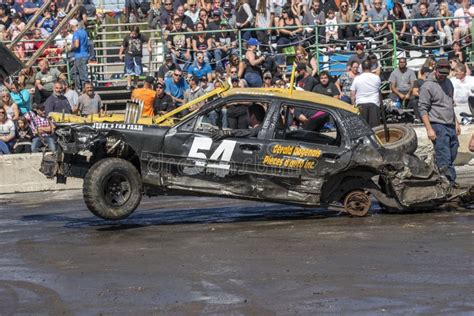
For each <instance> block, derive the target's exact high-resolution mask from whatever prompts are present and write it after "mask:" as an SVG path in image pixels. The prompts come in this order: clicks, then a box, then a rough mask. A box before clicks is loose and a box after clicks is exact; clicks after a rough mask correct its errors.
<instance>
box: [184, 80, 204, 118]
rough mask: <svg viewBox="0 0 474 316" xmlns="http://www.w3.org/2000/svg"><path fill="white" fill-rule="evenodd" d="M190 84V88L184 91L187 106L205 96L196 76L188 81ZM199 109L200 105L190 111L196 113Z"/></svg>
mask: <svg viewBox="0 0 474 316" xmlns="http://www.w3.org/2000/svg"><path fill="white" fill-rule="evenodd" d="M188 83H189V88H188V89H187V90H186V91H184V104H187V103H189V102H191V101H192V100H194V99H197V98H199V97H200V96H203V95H204V91H202V88H201V87H200V86H199V78H198V77H196V76H192V77H191V79H189V81H188ZM198 108H199V106H198V105H194V106H193V107H191V108H190V109H189V110H190V111H194V110H197V109H198Z"/></svg>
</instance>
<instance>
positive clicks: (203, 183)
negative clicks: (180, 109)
mask: <svg viewBox="0 0 474 316" xmlns="http://www.w3.org/2000/svg"><path fill="white" fill-rule="evenodd" d="M229 102H230V103H232V102H233V101H232V100H225V101H224V100H222V102H219V103H217V104H216V105H215V106H213V107H211V108H207V109H206V110H204V111H200V112H199V113H198V114H197V115H195V116H194V117H191V118H189V119H187V120H186V121H185V122H182V123H181V124H179V125H178V126H176V127H174V128H172V129H170V131H169V132H168V134H167V135H166V136H165V141H164V149H163V152H162V154H163V158H162V162H163V167H164V168H163V170H164V174H165V175H166V176H165V177H164V181H165V186H167V187H169V188H171V189H182V190H193V191H196V192H204V193H211V194H218V195H230V196H238V197H247V198H256V197H257V185H256V178H257V175H258V169H257V162H258V161H260V159H261V157H263V151H264V148H265V147H264V146H263V142H264V139H263V138H262V137H261V136H260V135H258V136H257V137H248V138H245V137H240V138H238V137H226V138H223V139H213V138H212V134H213V132H216V130H218V129H219V128H220V127H219V124H218V125H217V126H216V125H214V124H213V123H211V122H210V119H209V117H210V116H211V112H212V111H216V112H217V113H220V114H222V110H223V109H224V108H225V106H227V105H229ZM235 102H238V103H239V104H250V103H251V100H237V101H235ZM219 116H220V117H222V115H219Z"/></svg>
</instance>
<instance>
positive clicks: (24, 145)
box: [13, 116, 33, 154]
mask: <svg viewBox="0 0 474 316" xmlns="http://www.w3.org/2000/svg"><path fill="white" fill-rule="evenodd" d="M16 134H17V139H16V141H15V144H14V145H13V150H14V152H15V154H20V153H30V152H31V144H32V143H31V141H32V140H33V132H32V131H31V128H30V126H29V125H28V121H27V120H26V118H25V117H24V116H21V117H20V119H19V120H18V127H17V129H16Z"/></svg>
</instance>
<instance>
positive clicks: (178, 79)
mask: <svg viewBox="0 0 474 316" xmlns="http://www.w3.org/2000/svg"><path fill="white" fill-rule="evenodd" d="M165 84H166V93H168V94H169V95H170V96H171V98H172V99H173V102H174V106H175V107H178V106H180V105H183V102H184V91H186V90H188V88H189V86H188V83H187V82H186V80H184V78H183V72H182V71H181V70H180V69H175V70H174V72H173V76H172V78H167V79H165Z"/></svg>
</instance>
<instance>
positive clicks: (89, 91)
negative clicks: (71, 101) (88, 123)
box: [77, 81, 103, 115]
mask: <svg viewBox="0 0 474 316" xmlns="http://www.w3.org/2000/svg"><path fill="white" fill-rule="evenodd" d="M77 104H78V109H77V110H78V112H79V113H80V114H81V115H89V114H99V113H100V112H102V110H103V108H102V99H101V98H100V95H98V94H97V93H95V91H94V86H93V85H92V83H91V82H90V81H87V82H86V83H85V85H84V93H83V94H81V96H80V97H79V100H78V102H77Z"/></svg>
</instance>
